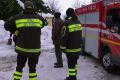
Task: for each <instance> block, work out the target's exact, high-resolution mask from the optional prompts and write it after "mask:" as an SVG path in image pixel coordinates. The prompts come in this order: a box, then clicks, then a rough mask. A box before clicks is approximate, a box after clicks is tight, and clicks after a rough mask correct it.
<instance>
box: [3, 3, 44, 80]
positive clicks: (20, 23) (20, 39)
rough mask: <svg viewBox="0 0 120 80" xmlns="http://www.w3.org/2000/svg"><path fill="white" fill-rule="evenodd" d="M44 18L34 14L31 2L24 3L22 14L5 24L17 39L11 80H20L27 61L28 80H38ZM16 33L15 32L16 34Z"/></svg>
mask: <svg viewBox="0 0 120 80" xmlns="http://www.w3.org/2000/svg"><path fill="white" fill-rule="evenodd" d="M44 24H45V23H44V18H43V17H41V16H39V15H38V14H37V13H36V12H35V8H34V5H33V3H32V2H31V1H26V2H25V4H24V10H23V12H21V13H19V14H17V15H15V16H12V17H11V18H9V19H8V20H7V21H6V22H5V25H4V27H5V29H6V30H8V31H10V32H11V33H13V34H14V33H15V35H16V37H17V41H16V46H15V51H16V52H17V53H18V55H17V67H16V71H15V72H14V75H13V78H14V79H13V80H21V77H22V70H23V68H24V66H25V63H26V61H27V60H28V66H29V80H38V79H37V73H36V64H37V63H38V58H39V55H40V52H41V50H40V47H41V46H40V44H41V42H40V35H41V28H43V27H44ZM16 31H17V32H16Z"/></svg>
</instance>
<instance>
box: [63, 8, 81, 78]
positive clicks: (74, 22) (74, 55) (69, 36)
mask: <svg viewBox="0 0 120 80" xmlns="http://www.w3.org/2000/svg"><path fill="white" fill-rule="evenodd" d="M66 14H67V18H66V19H67V20H66V21H65V24H64V27H63V29H62V43H61V49H62V50H63V52H64V53H66V56H67V60H68V71H69V76H68V77H67V78H66V79H65V80H77V78H76V74H77V67H78V65H77V60H78V58H79V55H80V52H81V35H82V32H81V31H82V27H81V24H80V21H79V20H78V18H77V16H76V15H74V9H72V8H69V9H68V10H67V11H66Z"/></svg>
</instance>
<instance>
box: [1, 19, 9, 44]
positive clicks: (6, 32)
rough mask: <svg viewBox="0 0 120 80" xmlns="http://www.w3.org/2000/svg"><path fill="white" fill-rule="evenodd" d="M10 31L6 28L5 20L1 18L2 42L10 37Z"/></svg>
mask: <svg viewBox="0 0 120 80" xmlns="http://www.w3.org/2000/svg"><path fill="white" fill-rule="evenodd" d="M9 34H10V33H9V32H8V31H6V30H5V29H4V21H3V20H0V44H1V43H2V42H3V41H4V42H6V41H7V39H8V38H9Z"/></svg>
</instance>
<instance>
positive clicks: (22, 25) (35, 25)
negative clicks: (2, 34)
mask: <svg viewBox="0 0 120 80" xmlns="http://www.w3.org/2000/svg"><path fill="white" fill-rule="evenodd" d="M16 27H17V28H21V27H42V25H41V24H39V23H20V24H17V25H16Z"/></svg>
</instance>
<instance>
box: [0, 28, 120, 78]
mask: <svg viewBox="0 0 120 80" xmlns="http://www.w3.org/2000/svg"><path fill="white" fill-rule="evenodd" d="M41 38H42V40H41V41H42V53H41V55H40V58H39V63H38V65H37V73H38V78H39V80H64V79H65V77H66V76H67V75H68V73H67V59H66V56H65V54H64V53H63V62H64V67H63V68H58V69H56V68H53V64H54V62H55V61H56V58H55V55H54V49H53V44H52V40H51V29H50V28H48V27H45V28H44V29H43V30H42V37H41ZM0 56H1V57H0V80H12V74H13V72H14V70H15V66H16V53H15V52H14V45H12V46H7V45H5V42H4V43H2V44H0ZM78 65H79V69H78V75H77V77H78V79H79V80H120V76H119V75H110V74H108V73H107V72H105V71H104V70H103V68H102V67H101V66H100V65H99V64H97V62H96V61H95V60H94V59H92V58H90V57H83V56H80V58H79V60H78ZM23 71H24V74H23V77H22V78H23V79H22V80H28V66H27V65H26V67H25V68H24V70H23Z"/></svg>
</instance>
